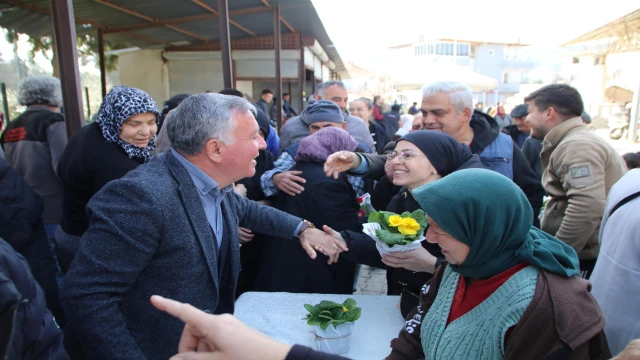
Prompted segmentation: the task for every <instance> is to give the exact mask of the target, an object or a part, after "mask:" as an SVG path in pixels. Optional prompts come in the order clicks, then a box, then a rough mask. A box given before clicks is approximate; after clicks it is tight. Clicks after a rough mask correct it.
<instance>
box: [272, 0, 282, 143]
mask: <svg viewBox="0 0 640 360" xmlns="http://www.w3.org/2000/svg"><path fill="white" fill-rule="evenodd" d="M280 40H281V39H280V6H279V5H274V6H273V45H274V48H275V52H276V96H277V97H278V100H277V101H278V103H277V104H276V110H277V111H276V124H277V125H278V133H280V130H281V129H282V74H281V73H280V66H281V63H280Z"/></svg>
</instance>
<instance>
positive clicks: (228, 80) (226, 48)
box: [218, 0, 233, 89]
mask: <svg viewBox="0 0 640 360" xmlns="http://www.w3.org/2000/svg"><path fill="white" fill-rule="evenodd" d="M218 27H219V29H220V50H221V55H222V77H223V78H224V87H225V88H226V89H229V88H232V87H233V78H232V74H233V69H232V68H231V66H232V62H231V40H230V39H229V6H228V4H227V0H218Z"/></svg>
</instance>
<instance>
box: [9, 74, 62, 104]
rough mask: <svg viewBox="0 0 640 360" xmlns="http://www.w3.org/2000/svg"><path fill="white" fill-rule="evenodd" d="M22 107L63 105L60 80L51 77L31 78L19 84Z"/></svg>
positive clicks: (19, 99) (19, 97)
mask: <svg viewBox="0 0 640 360" xmlns="http://www.w3.org/2000/svg"><path fill="white" fill-rule="evenodd" d="M18 102H20V105H25V106H29V105H51V106H55V107H60V106H61V105H62V90H61V88H60V80H58V79H56V78H54V77H53V76H49V75H38V76H29V77H28V78H26V79H24V80H22V81H21V82H20V83H19V84H18Z"/></svg>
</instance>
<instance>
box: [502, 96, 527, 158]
mask: <svg viewBox="0 0 640 360" xmlns="http://www.w3.org/2000/svg"><path fill="white" fill-rule="evenodd" d="M510 115H511V118H512V119H513V122H514V123H515V124H513V125H509V126H505V127H504V128H502V132H503V133H505V134H507V135H509V136H511V138H512V139H513V141H514V142H515V143H516V145H518V147H519V148H520V149H522V146H523V145H524V142H525V141H526V140H527V139H528V138H529V135H530V134H531V125H529V123H528V122H527V115H529V105H527V104H520V105H518V106H516V107H515V108H513V110H512V111H511V114H510Z"/></svg>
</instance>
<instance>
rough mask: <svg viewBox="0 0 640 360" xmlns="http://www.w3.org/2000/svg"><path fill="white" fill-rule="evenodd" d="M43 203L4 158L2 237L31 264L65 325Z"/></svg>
mask: <svg viewBox="0 0 640 360" xmlns="http://www.w3.org/2000/svg"><path fill="white" fill-rule="evenodd" d="M42 210H43V205H42V200H41V199H40V197H39V196H38V195H36V193H35V192H33V190H31V188H30V187H29V185H27V183H26V182H25V181H24V180H23V179H22V178H21V177H20V175H18V173H17V172H16V171H15V170H14V169H13V168H12V167H11V166H10V165H9V163H7V162H6V161H5V160H4V159H0V237H1V238H3V239H5V240H6V241H7V242H8V243H9V244H10V245H11V246H12V247H13V249H14V250H15V251H17V252H18V253H19V254H20V255H22V256H24V257H25V259H27V261H28V262H29V266H30V267H31V272H32V274H33V277H34V278H35V279H36V281H37V282H38V284H40V287H41V288H42V289H43V290H44V293H45V296H46V300H47V306H48V308H49V309H51V311H52V312H53V314H54V315H55V317H56V319H57V321H58V323H59V324H60V326H64V325H65V323H66V322H65V318H64V313H63V310H62V305H61V304H60V290H59V289H58V282H57V281H56V274H57V269H56V263H55V258H54V255H53V252H52V251H51V248H50V247H49V241H48V239H47V233H46V232H45V230H44V225H43V223H42V218H41V217H40V215H41V214H42Z"/></svg>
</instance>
